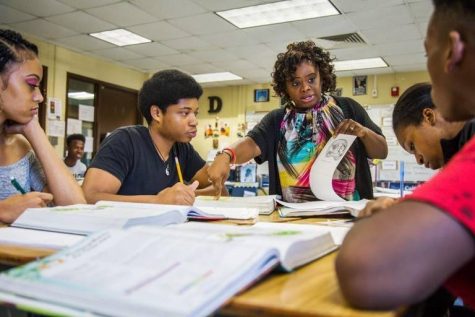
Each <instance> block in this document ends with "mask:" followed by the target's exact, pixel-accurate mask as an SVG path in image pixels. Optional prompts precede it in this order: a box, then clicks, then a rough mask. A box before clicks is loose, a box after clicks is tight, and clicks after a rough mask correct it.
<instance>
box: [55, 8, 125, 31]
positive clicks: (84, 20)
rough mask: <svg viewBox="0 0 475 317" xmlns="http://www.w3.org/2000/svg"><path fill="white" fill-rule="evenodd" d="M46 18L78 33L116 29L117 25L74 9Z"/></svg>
mask: <svg viewBox="0 0 475 317" xmlns="http://www.w3.org/2000/svg"><path fill="white" fill-rule="evenodd" d="M46 20H48V21H50V22H53V23H56V24H58V25H61V26H64V27H67V28H69V29H71V30H74V31H77V32H80V33H93V32H102V31H108V30H112V29H116V28H117V26H116V25H114V24H111V23H108V22H106V21H104V20H101V19H98V18H96V17H95V16H92V15H90V14H87V13H85V12H83V11H75V12H71V13H66V14H62V15H56V16H52V17H48V18H46Z"/></svg>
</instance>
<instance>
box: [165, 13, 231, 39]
mask: <svg viewBox="0 0 475 317" xmlns="http://www.w3.org/2000/svg"><path fill="white" fill-rule="evenodd" d="M168 22H169V23H170V24H172V25H174V26H175V27H177V28H179V29H182V30H184V31H186V32H188V33H190V34H193V35H201V34H213V33H218V32H223V31H232V30H235V29H236V27H235V26H233V25H232V24H231V23H229V22H226V21H225V20H224V19H222V18H220V17H219V16H217V15H216V14H214V13H205V14H200V15H193V16H189V17H184V18H176V19H170V20H168Z"/></svg>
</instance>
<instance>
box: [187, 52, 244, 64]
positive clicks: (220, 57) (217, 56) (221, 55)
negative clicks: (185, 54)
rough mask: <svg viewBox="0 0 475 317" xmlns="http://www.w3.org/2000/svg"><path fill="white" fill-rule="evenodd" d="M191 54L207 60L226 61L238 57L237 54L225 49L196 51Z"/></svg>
mask: <svg viewBox="0 0 475 317" xmlns="http://www.w3.org/2000/svg"><path fill="white" fill-rule="evenodd" d="M189 55H190V56H193V57H196V58H198V59H200V60H202V61H205V62H218V61H220V62H225V61H234V60H236V59H237V57H236V55H234V54H232V53H231V52H229V51H226V50H223V49H215V50H203V51H196V52H191V53H189Z"/></svg>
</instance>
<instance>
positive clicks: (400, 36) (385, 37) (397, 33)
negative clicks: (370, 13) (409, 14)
mask: <svg viewBox="0 0 475 317" xmlns="http://www.w3.org/2000/svg"><path fill="white" fill-rule="evenodd" d="M361 34H362V35H363V38H364V39H365V41H366V42H367V43H368V44H372V45H377V44H384V43H398V42H401V41H406V40H415V39H419V40H421V41H422V39H423V36H422V35H421V33H420V32H419V29H418V27H417V25H416V24H407V25H388V26H386V27H385V28H384V32H381V29H380V28H376V29H368V30H364V31H362V32H361Z"/></svg>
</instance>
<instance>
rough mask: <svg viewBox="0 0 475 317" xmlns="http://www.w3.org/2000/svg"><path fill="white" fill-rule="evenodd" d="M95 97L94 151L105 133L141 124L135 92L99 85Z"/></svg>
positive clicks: (136, 93)
mask: <svg viewBox="0 0 475 317" xmlns="http://www.w3.org/2000/svg"><path fill="white" fill-rule="evenodd" d="M97 97H98V99H97V106H96V129H95V133H94V143H95V146H94V149H95V150H96V151H97V149H98V148H99V145H100V142H101V141H102V140H103V139H104V137H105V136H106V135H107V133H109V132H112V131H113V130H115V129H117V128H119V127H123V126H128V125H135V124H139V123H141V122H142V120H141V115H140V112H139V111H138V109H137V102H138V92H137V91H134V90H129V89H125V88H120V87H114V86H109V85H106V84H103V83H101V84H99V90H98V96H97Z"/></svg>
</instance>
